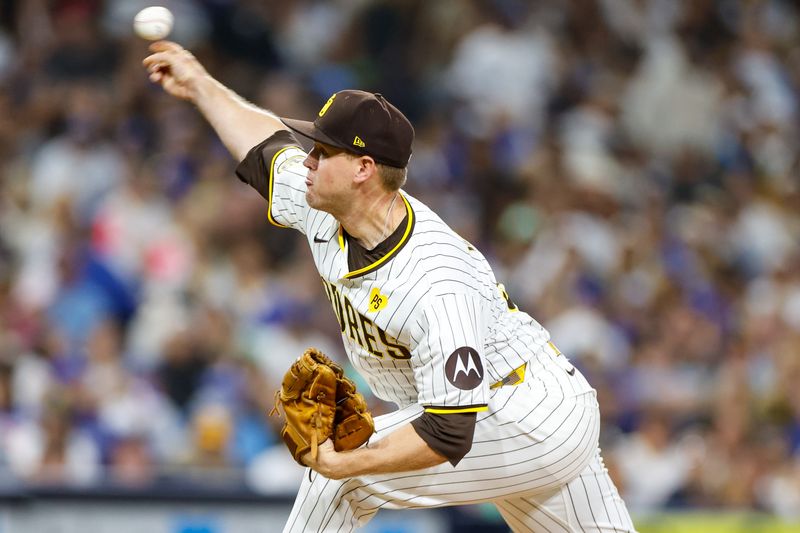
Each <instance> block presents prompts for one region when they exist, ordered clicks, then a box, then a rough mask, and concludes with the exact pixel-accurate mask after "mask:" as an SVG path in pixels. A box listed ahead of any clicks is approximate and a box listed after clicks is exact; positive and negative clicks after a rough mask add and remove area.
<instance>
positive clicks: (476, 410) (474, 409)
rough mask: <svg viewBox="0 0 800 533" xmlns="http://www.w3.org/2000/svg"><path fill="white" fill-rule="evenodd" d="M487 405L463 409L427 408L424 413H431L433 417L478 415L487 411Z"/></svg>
mask: <svg viewBox="0 0 800 533" xmlns="http://www.w3.org/2000/svg"><path fill="white" fill-rule="evenodd" d="M488 410H489V406H488V405H482V406H479V407H465V408H463V409H457V408H456V409H437V408H436V407H428V408H426V409H425V412H426V413H433V414H435V415H454V414H457V413H480V412H481V411H488Z"/></svg>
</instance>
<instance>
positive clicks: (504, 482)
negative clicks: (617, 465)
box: [284, 350, 634, 533]
mask: <svg viewBox="0 0 800 533" xmlns="http://www.w3.org/2000/svg"><path fill="white" fill-rule="evenodd" d="M567 370H570V371H572V367H571V365H569V363H568V362H567V360H566V358H564V357H558V356H557V353H556V352H553V351H552V350H545V351H543V352H541V353H540V354H539V355H537V356H536V357H534V358H533V359H532V360H531V361H530V362H529V363H528V368H527V372H526V378H525V381H524V382H522V383H521V384H519V385H516V386H513V387H500V388H497V389H495V390H493V391H492V395H491V397H490V401H489V410H488V411H486V412H484V413H479V414H478V421H477V424H476V427H475V437H474V440H473V445H472V449H471V450H470V452H469V453H468V454H467V455H466V456H465V457H464V459H462V460H461V462H460V463H459V464H458V465H457V466H456V467H453V466H452V465H451V464H450V463H443V464H440V465H437V466H435V467H431V468H426V469H423V470H416V471H411V472H400V473H395V474H381V475H371V476H363V477H357V478H350V479H344V480H338V481H334V480H329V479H326V478H324V477H322V476H320V475H319V474H316V473H312V477H311V481H309V479H308V478H307V476H305V477H304V482H303V484H302V486H301V487H300V491H299V492H298V495H297V499H296V501H295V504H294V508H293V509H292V512H291V514H290V516H289V520H288V521H287V523H286V527H285V529H284V532H296V533H300V532H311V531H314V532H323V531H325V532H329V531H330V532H334V531H336V532H346V531H353V530H354V529H356V528H357V527H359V526H361V525H364V524H365V523H366V522H367V521H369V519H370V518H372V517H373V516H374V515H375V513H376V512H377V511H378V510H380V509H408V508H419V507H442V506H448V505H466V504H472V503H479V502H492V503H494V504H495V505H496V506H497V508H498V510H499V511H500V513H501V514H502V516H503V518H504V519H505V520H506V522H507V523H508V524H509V526H510V527H511V529H512V530H513V531H537V532H538V531H553V532H555V531H558V532H571V531H585V532H592V533H595V532H598V533H599V532H618V533H622V532H625V533H628V532H632V531H634V526H633V523H632V521H631V519H630V516H629V515H628V511H627V509H626V508H625V504H624V503H623V501H622V500H621V498H620V497H619V494H618V493H617V490H616V488H615V487H614V485H613V483H612V481H611V479H610V477H609V475H608V472H607V470H606V469H605V467H604V466H603V463H602V459H601V457H600V451H599V449H598V436H599V431H600V413H599V409H598V404H597V400H596V395H595V392H594V390H593V389H592V388H591V387H590V386H589V385H588V383H587V382H586V380H585V379H584V378H583V376H582V375H581V374H580V372H578V371H577V370H575V371H572V374H570V373H569V372H568V371H567ZM421 413H422V408H421V406H419V405H410V406H407V407H405V408H402V409H400V410H398V411H395V412H393V413H390V414H387V415H383V416H380V417H377V418H376V430H377V434H376V435H375V436H374V437H373V440H374V439H379V438H380V437H381V436H382V435H386V434H387V433H389V432H391V431H394V429H396V428H398V427H399V426H402V425H404V424H406V423H408V422H410V421H411V420H413V419H414V418H416V417H418V416H419V415H420V414H421Z"/></svg>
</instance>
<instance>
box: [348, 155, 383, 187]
mask: <svg viewBox="0 0 800 533" xmlns="http://www.w3.org/2000/svg"><path fill="white" fill-rule="evenodd" d="M354 162H355V164H356V172H355V176H354V177H353V181H355V182H356V183H363V182H365V181H367V180H368V179H371V178H372V177H377V175H378V165H377V164H376V163H375V160H374V159H372V158H371V157H370V156H368V155H362V156H358V157H356V158H355V161H354Z"/></svg>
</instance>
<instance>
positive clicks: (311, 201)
mask: <svg viewBox="0 0 800 533" xmlns="http://www.w3.org/2000/svg"><path fill="white" fill-rule="evenodd" d="M306 203H307V204H308V206H309V207H311V208H312V209H317V210H319V211H325V202H323V201H322V199H321V198H320V197H319V196H318V195H317V194H316V193H315V191H313V190H312V189H306Z"/></svg>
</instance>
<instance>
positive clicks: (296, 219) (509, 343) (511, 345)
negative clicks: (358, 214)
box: [237, 132, 549, 413]
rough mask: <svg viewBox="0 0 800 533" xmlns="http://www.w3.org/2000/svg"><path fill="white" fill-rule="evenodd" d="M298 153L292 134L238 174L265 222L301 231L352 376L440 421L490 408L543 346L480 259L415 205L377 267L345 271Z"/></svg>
mask: <svg viewBox="0 0 800 533" xmlns="http://www.w3.org/2000/svg"><path fill="white" fill-rule="evenodd" d="M304 158H305V153H304V152H303V151H302V150H301V149H300V148H299V144H297V143H296V140H294V138H293V137H292V135H291V134H289V133H287V132H281V133H279V134H276V135H275V136H273V137H272V138H271V139H268V140H267V141H265V142H264V143H262V144H261V145H259V146H257V147H255V148H254V149H253V150H252V151H251V153H250V154H249V155H248V157H247V158H246V160H245V161H244V162H243V163H242V164H241V165H240V167H239V169H237V174H239V176H240V178H242V179H243V180H245V181H247V182H248V183H250V184H251V185H253V186H254V187H256V188H257V189H258V190H259V192H260V193H261V194H262V196H264V197H265V198H266V199H267V200H268V203H269V208H268V218H269V220H270V222H272V223H273V224H275V225H278V226H281V227H291V228H294V229H297V230H299V231H300V232H302V233H303V234H304V235H305V236H306V239H307V241H308V243H309V246H310V248H311V252H312V256H313V258H314V262H315V264H316V267H317V269H318V270H319V273H320V275H321V277H322V285H323V288H324V291H325V294H326V296H327V297H328V300H329V301H330V303H331V306H332V308H333V310H334V313H335V315H336V317H337V320H338V322H339V326H340V330H341V333H342V341H343V344H344V347H345V350H346V352H347V356H348V358H349V359H350V361H351V363H352V364H353V366H354V367H355V368H356V369H357V370H358V372H359V373H360V374H361V375H362V376H363V377H364V379H365V380H366V381H367V383H368V384H369V386H370V388H371V389H372V391H373V392H374V393H375V394H376V395H377V396H378V397H380V398H382V399H384V400H388V401H393V402H395V403H397V404H398V405H400V406H404V405H409V404H413V403H418V404H421V405H423V406H425V407H426V409H427V410H428V411H431V412H436V413H451V412H471V411H480V410H483V409H485V408H486V404H487V401H488V394H489V385H490V384H491V383H494V382H496V381H498V380H500V379H502V378H503V377H505V376H506V375H508V374H509V373H511V372H513V371H514V370H515V369H516V368H518V367H519V366H520V365H522V364H524V363H525V362H527V361H528V360H529V358H530V355H531V353H532V352H533V351H534V350H535V349H537V347H540V346H543V345H545V344H546V342H547V341H548V340H549V337H548V334H547V332H546V331H545V330H544V329H543V328H542V327H541V326H540V325H539V324H538V323H537V322H536V321H534V320H533V319H532V318H531V317H530V316H529V315H527V314H526V313H524V312H521V311H518V310H517V308H516V306H515V305H514V304H513V302H512V301H511V300H510V299H509V298H508V295H507V294H506V292H505V289H504V288H503V287H502V286H499V285H498V284H497V282H496V280H495V279H494V275H493V274H492V271H491V268H490V267H489V264H488V263H487V262H486V260H485V258H484V257H483V256H482V255H481V254H480V252H478V251H477V250H475V249H474V248H473V247H472V246H470V245H469V243H467V242H466V241H464V240H463V239H462V238H461V237H459V236H458V235H457V234H456V233H455V232H453V231H452V230H451V229H450V228H449V227H448V226H447V225H446V224H445V223H444V222H443V221H442V220H441V219H440V218H439V217H438V216H437V215H436V214H435V213H433V212H432V211H431V210H430V209H429V208H428V207H427V206H425V205H424V204H423V203H421V202H419V201H418V200H416V199H415V198H413V197H411V196H409V195H407V194H405V193H404V192H403V193H402V194H401V198H402V200H403V202H404V204H405V206H406V210H407V222H406V224H405V226H404V225H402V224H401V227H400V228H398V230H396V231H397V235H398V241H397V244H396V245H395V246H393V247H392V248H391V249H390V250H389V251H388V252H387V253H386V254H385V255H384V256H382V257H381V258H380V259H379V260H377V261H375V262H374V263H372V264H370V265H367V266H366V267H364V268H360V269H357V270H354V271H351V270H350V268H349V265H348V261H347V257H348V253H347V252H348V243H347V239H344V238H343V236H342V231H341V228H340V225H339V223H338V221H337V220H336V219H335V218H334V217H333V216H331V215H330V214H328V213H324V212H321V211H317V210H315V209H312V208H310V207H309V206H308V204H307V202H306V200H305V192H306V186H305V176H306V173H307V169H306V168H305V167H304V166H303V164H302V163H303V160H304Z"/></svg>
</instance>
